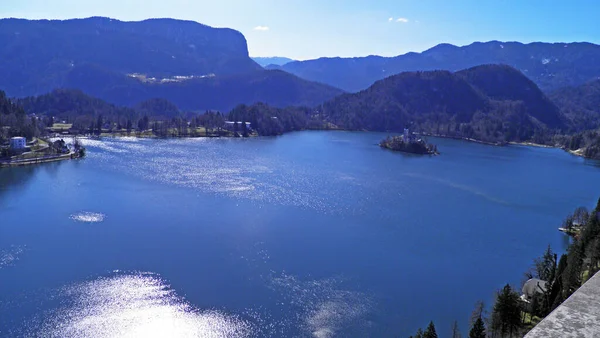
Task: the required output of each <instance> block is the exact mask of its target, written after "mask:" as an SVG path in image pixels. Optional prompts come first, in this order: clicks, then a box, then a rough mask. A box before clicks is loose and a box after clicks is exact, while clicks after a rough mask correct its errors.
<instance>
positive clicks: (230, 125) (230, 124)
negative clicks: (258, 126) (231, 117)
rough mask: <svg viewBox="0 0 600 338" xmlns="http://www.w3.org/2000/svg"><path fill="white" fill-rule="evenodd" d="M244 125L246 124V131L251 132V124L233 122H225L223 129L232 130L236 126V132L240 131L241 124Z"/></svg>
mask: <svg viewBox="0 0 600 338" xmlns="http://www.w3.org/2000/svg"><path fill="white" fill-rule="evenodd" d="M243 123H245V124H246V129H247V130H252V123H250V122H241V121H238V122H234V121H225V124H224V125H223V128H224V129H226V130H232V131H233V130H234V129H235V124H237V126H238V130H242V124H243Z"/></svg>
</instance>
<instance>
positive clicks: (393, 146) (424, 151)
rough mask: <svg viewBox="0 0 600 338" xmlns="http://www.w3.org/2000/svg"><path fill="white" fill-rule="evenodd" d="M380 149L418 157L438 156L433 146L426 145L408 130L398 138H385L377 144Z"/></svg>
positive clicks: (425, 142)
mask: <svg viewBox="0 0 600 338" xmlns="http://www.w3.org/2000/svg"><path fill="white" fill-rule="evenodd" d="M379 146H380V147H382V148H386V149H390V150H393V151H401V152H405V153H411V154H419V155H439V153H438V151H437V147H436V146H435V145H434V144H430V143H427V141H426V140H425V139H423V138H420V137H416V136H414V135H413V134H411V133H410V131H409V130H408V129H404V133H403V134H402V135H400V136H393V137H389V136H388V137H387V138H386V139H385V140H383V141H381V142H380V143H379Z"/></svg>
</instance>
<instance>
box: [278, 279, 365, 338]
mask: <svg viewBox="0 0 600 338" xmlns="http://www.w3.org/2000/svg"><path fill="white" fill-rule="evenodd" d="M342 282H343V280H342V279H340V278H329V279H323V280H306V281H304V280H300V279H299V278H297V277H295V276H291V275H288V274H285V273H282V274H280V275H279V276H277V277H274V278H273V279H272V287H273V288H274V289H276V290H279V291H280V292H281V294H282V295H283V296H284V297H285V298H286V302H289V303H290V304H293V305H294V307H295V308H296V309H297V311H298V312H297V316H296V317H297V318H296V320H297V321H298V323H296V324H295V325H294V324H292V325H293V326H298V327H300V329H301V330H303V331H305V332H307V333H309V334H311V335H312V336H313V337H316V338H329V337H334V336H338V335H340V334H343V333H342V332H343V331H344V330H348V329H352V328H359V327H361V326H363V325H365V324H366V320H365V316H366V315H367V314H368V313H369V312H370V311H371V309H372V307H373V303H372V300H371V299H370V297H368V296H367V295H365V294H364V293H361V292H355V291H350V290H345V289H344V288H343V287H342V285H341V284H342Z"/></svg>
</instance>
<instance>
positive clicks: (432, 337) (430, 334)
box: [423, 322, 438, 338]
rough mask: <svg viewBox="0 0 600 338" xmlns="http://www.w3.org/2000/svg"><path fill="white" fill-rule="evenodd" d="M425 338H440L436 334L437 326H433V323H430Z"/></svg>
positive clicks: (424, 334)
mask: <svg viewBox="0 0 600 338" xmlns="http://www.w3.org/2000/svg"><path fill="white" fill-rule="evenodd" d="M423 338H438V335H437V333H436V332H435V325H433V322H429V325H428V326H427V329H426V330H425V332H424V333H423Z"/></svg>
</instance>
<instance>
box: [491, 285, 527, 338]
mask: <svg viewBox="0 0 600 338" xmlns="http://www.w3.org/2000/svg"><path fill="white" fill-rule="evenodd" d="M520 327H521V305H520V303H519V294H518V293H516V292H515V291H514V290H513V289H512V288H511V287H510V285H508V284H506V285H505V286H504V288H502V290H500V291H498V296H497V298H496V304H494V310H493V313H492V332H493V333H494V334H499V335H500V337H512V336H513V335H515V334H517V333H518V331H519V328H520Z"/></svg>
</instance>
